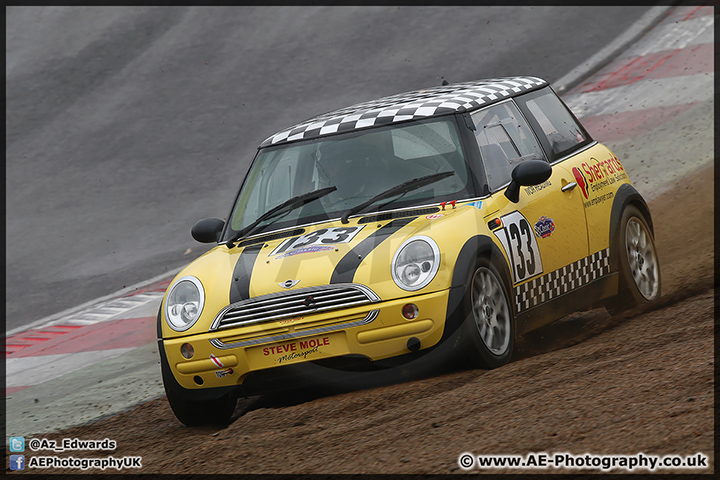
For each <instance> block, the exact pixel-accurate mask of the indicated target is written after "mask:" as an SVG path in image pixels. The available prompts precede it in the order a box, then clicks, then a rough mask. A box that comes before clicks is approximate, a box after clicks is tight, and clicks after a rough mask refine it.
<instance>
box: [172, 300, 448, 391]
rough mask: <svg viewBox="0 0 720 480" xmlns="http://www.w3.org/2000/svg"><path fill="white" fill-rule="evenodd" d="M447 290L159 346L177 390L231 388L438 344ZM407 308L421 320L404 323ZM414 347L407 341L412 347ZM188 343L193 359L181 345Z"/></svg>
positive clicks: (380, 357) (444, 315) (391, 355)
mask: <svg viewBox="0 0 720 480" xmlns="http://www.w3.org/2000/svg"><path fill="white" fill-rule="evenodd" d="M448 293H449V290H443V291H440V292H434V293H428V294H424V295H417V296H413V297H406V298H402V299H396V300H389V301H385V302H377V303H372V304H366V305H362V306H360V307H354V308H348V309H344V310H340V311H331V312H323V313H318V314H315V315H311V316H308V317H302V318H295V319H287V320H283V321H277V322H271V323H268V324H263V325H260V326H254V327H240V328H232V329H231V328H228V329H224V330H219V331H213V332H208V333H203V334H199V335H193V336H189V337H180V338H173V339H164V340H162V347H161V348H163V349H164V353H165V356H166V358H167V361H168V366H169V369H170V371H171V372H172V375H173V377H174V378H175V380H176V381H177V383H178V384H179V386H181V387H183V388H185V389H190V390H197V389H206V388H218V387H237V386H240V385H242V384H243V382H244V381H245V379H246V378H247V377H248V375H250V374H252V373H254V372H260V371H266V370H268V369H273V368H276V367H285V366H287V365H295V364H299V363H307V362H314V361H317V360H323V359H329V358H333V357H342V356H348V355H352V356H356V357H357V356H360V357H363V358H366V359H368V360H370V361H376V360H382V359H387V358H391V357H397V356H401V355H405V354H407V353H410V349H409V348H408V340H410V339H411V338H415V339H417V341H419V346H420V350H422V349H427V348H429V347H432V346H434V345H436V344H437V343H438V342H439V341H440V339H441V337H442V334H443V329H444V325H445V318H446V314H447V312H446V309H447V303H448ZM408 303H413V304H415V305H416V306H417V307H418V310H419V315H418V316H417V318H415V319H414V320H408V319H406V318H405V317H403V315H402V307H403V306H404V305H406V304H408ZM417 341H413V343H417ZM184 343H189V344H190V345H192V347H193V349H194V352H195V354H194V356H193V358H192V359H186V358H184V357H183V356H182V355H181V353H180V347H181V345H182V344H184Z"/></svg>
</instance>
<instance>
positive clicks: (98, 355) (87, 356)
mask: <svg viewBox="0 0 720 480" xmlns="http://www.w3.org/2000/svg"><path fill="white" fill-rule="evenodd" d="M130 350H134V348H114V349H111V350H93V351H90V352H75V353H61V354H58V355H39V356H36V357H20V358H9V359H6V361H5V367H6V368H7V377H6V379H5V385H6V387H21V386H32V385H39V384H41V383H43V382H46V381H48V380H52V379H53V378H57V377H59V376H62V375H66V374H68V373H70V372H74V371H77V370H80V369H82V368H86V367H88V366H90V365H94V364H96V363H99V362H101V361H103V360H107V359H109V358H115V357H117V356H119V355H122V354H123V353H125V352H129V351H130Z"/></svg>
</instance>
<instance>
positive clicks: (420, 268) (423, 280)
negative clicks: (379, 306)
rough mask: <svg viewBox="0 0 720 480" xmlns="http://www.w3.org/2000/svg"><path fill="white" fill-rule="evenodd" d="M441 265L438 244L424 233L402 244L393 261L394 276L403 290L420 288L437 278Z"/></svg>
mask: <svg viewBox="0 0 720 480" xmlns="http://www.w3.org/2000/svg"><path fill="white" fill-rule="evenodd" d="M439 267H440V250H439V249H438V246H437V244H436V243H435V242H434V241H433V240H432V239H431V238H430V237H426V236H424V235H421V236H417V237H413V238H411V239H409V240H407V241H406V242H405V243H403V244H402V245H400V248H398V250H397V252H395V256H394V257H393V261H392V267H391V268H392V277H393V280H394V281H395V283H396V284H397V286H398V287H400V288H402V289H403V290H409V291H415V290H420V289H421V288H423V287H424V286H426V285H427V284H428V283H430V282H431V281H432V279H433V278H435V274H436V273H437V271H438V268H439Z"/></svg>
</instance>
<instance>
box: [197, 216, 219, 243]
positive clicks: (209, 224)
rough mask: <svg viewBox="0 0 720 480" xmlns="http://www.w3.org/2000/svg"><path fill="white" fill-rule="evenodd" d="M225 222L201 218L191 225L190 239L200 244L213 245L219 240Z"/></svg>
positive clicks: (217, 219)
mask: <svg viewBox="0 0 720 480" xmlns="http://www.w3.org/2000/svg"><path fill="white" fill-rule="evenodd" d="M224 226H225V222H224V221H223V220H220V219H219V218H203V219H202V220H200V221H199V222H197V223H196V224H195V225H193V227H192V230H191V232H190V233H191V234H192V237H193V238H194V239H195V240H197V241H198V242H200V243H213V242H217V241H218V240H220V232H222V229H223V227H224Z"/></svg>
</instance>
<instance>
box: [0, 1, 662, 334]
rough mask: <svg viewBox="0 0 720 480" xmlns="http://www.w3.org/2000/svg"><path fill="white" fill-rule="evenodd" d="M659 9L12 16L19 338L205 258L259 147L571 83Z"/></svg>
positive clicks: (9, 294)
mask: <svg viewBox="0 0 720 480" xmlns="http://www.w3.org/2000/svg"><path fill="white" fill-rule="evenodd" d="M648 9H649V7H636V6H630V7H499V6H498V7H140V6H133V7H8V8H7V9H6V82H7V83H6V95H7V106H6V120H7V123H6V138H7V143H6V262H7V263H6V330H13V329H18V328H22V327H23V326H25V325H28V324H30V323H32V322H33V321H35V320H38V319H41V318H43V317H46V316H48V315H51V314H54V313H57V312H60V311H63V310H66V309H68V308H72V307H75V306H77V305H80V304H83V303H84V302H88V301H91V300H93V299H95V298H97V297H102V296H103V295H108V294H110V293H111V292H117V291H118V290H121V289H122V288H123V287H126V286H130V285H133V284H136V283H138V282H142V281H144V280H146V279H148V278H152V277H156V276H158V275H162V274H166V273H169V272H171V271H173V270H174V269H177V268H179V267H181V266H182V265H184V264H186V263H189V262H190V261H191V260H192V259H194V258H195V257H197V256H198V255H199V254H201V253H202V252H204V251H205V250H206V248H205V247H204V246H201V245H200V244H198V243H196V242H194V241H193V240H192V238H191V237H190V234H189V232H190V227H191V226H192V224H193V223H195V221H197V220H199V219H201V218H204V217H208V216H217V217H225V216H226V215H227V213H228V211H229V209H230V202H231V201H232V199H233V198H234V194H235V192H236V190H237V188H238V185H239V183H240V181H241V179H242V177H243V175H244V173H245V171H246V169H247V167H248V165H249V162H250V161H251V159H252V157H253V155H254V152H255V149H256V146H257V145H258V144H259V143H260V142H261V141H262V140H263V139H265V138H266V137H268V136H269V135H271V134H273V133H275V132H276V131H279V130H281V129H282V128H284V127H287V126H289V125H292V124H295V123H297V122H299V121H302V120H304V119H306V118H308V117H311V116H313V115H316V114H319V113H323V112H326V111H329V110H332V109H335V108H339V107H342V106H345V105H348V104H351V103H356V102H360V101H365V100H369V99H372V98H376V97H379V96H382V95H388V94H393V93H398V92H403V91H408V90H413V89H417V88H422V87H427V86H433V85H439V84H440V83H441V82H442V80H443V79H447V80H448V81H450V82H459V81H465V80H473V79H480V78H490V77H496V76H506V75H535V76H540V77H544V78H545V79H547V80H549V81H550V82H555V81H556V80H558V79H559V78H561V77H562V76H564V75H566V74H567V73H568V72H570V71H571V70H572V69H573V68H575V67H576V66H578V65H582V64H583V62H585V61H586V60H587V59H588V58H591V57H592V56H593V55H595V54H596V53H597V52H598V51H600V50H601V49H602V48H604V47H605V46H607V45H609V44H611V43H612V42H613V40H615V39H616V38H617V37H618V36H620V35H621V34H622V33H623V32H625V31H626V30H627V29H628V27H629V26H631V25H632V24H633V23H634V22H636V21H637V20H638V19H639V18H640V17H641V16H642V15H643V14H644V13H646V12H647V11H648Z"/></svg>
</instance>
